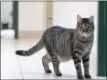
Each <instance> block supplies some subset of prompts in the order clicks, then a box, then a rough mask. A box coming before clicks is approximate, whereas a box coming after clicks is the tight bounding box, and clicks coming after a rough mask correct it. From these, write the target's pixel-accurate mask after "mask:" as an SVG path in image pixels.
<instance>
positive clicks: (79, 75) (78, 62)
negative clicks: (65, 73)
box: [73, 51, 84, 79]
mask: <svg viewBox="0 0 107 80" xmlns="http://www.w3.org/2000/svg"><path fill="white" fill-rule="evenodd" d="M80 56H81V55H80V54H79V52H77V51H76V52H74V55H73V61H74V64H75V68H76V72H77V78H78V79H84V77H83V75H82V69H81V58H80Z"/></svg>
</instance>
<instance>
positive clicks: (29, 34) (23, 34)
mask: <svg viewBox="0 0 107 80" xmlns="http://www.w3.org/2000/svg"><path fill="white" fill-rule="evenodd" d="M42 34H43V31H19V39H39V38H41V36H42Z"/></svg>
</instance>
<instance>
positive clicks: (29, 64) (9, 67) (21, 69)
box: [1, 39, 104, 79]
mask: <svg viewBox="0 0 107 80" xmlns="http://www.w3.org/2000/svg"><path fill="white" fill-rule="evenodd" d="M37 42H38V40H12V39H1V78H2V79H76V71H75V68H74V64H73V61H69V62H66V63H62V64H61V66H60V69H61V72H62V73H63V76H62V77H56V76H55V75H54V73H52V74H45V73H44V70H43V67H42V61H41V58H42V56H43V55H44V54H45V53H46V51H45V49H42V50H40V51H39V52H37V54H34V55H32V56H29V57H21V56H17V55H15V51H16V50H17V49H28V48H30V47H32V46H33V45H34V44H36V43H37ZM92 62H93V63H91V64H94V62H95V61H94V58H93V57H92ZM92 66H93V65H92ZM50 67H51V69H52V71H53V67H52V64H50ZM92 70H93V71H92ZM92 70H91V74H92V77H93V78H94V79H104V77H97V76H95V74H94V73H95V71H94V69H93V68H92Z"/></svg>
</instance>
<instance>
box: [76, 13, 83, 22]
mask: <svg viewBox="0 0 107 80" xmlns="http://www.w3.org/2000/svg"><path fill="white" fill-rule="evenodd" d="M81 20H82V18H81V16H80V15H79V14H77V22H78V23H81Z"/></svg>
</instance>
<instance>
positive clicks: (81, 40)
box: [16, 15, 94, 79]
mask: <svg viewBox="0 0 107 80" xmlns="http://www.w3.org/2000/svg"><path fill="white" fill-rule="evenodd" d="M93 39H94V16H90V17H89V18H82V17H81V16H80V15H77V27H76V28H75V29H68V28H62V27H60V26H53V27H51V28H48V29H47V30H46V31H45V32H44V34H43V36H42V38H41V40H40V41H39V42H38V43H37V44H36V45H35V46H34V47H32V48H31V49H29V50H17V51H16V54H17V55H21V56H30V55H32V54H34V53H35V52H37V51H39V50H40V49H42V48H43V47H45V48H46V50H47V54H46V55H44V56H43V58H42V62H43V67H44V70H45V72H46V73H51V70H50V69H49V63H50V62H52V64H53V68H54V72H55V74H56V76H61V75H62V73H61V72H60V69H59V64H60V62H64V61H68V60H70V59H73V62H74V64H75V68H76V72H77V78H78V79H84V77H85V78H91V75H90V73H89V60H90V52H91V49H92V45H93ZM81 61H82V62H83V66H84V76H83V74H82V70H81Z"/></svg>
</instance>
